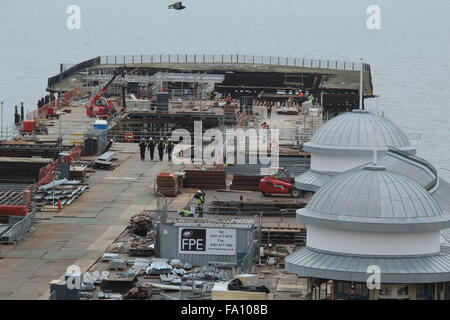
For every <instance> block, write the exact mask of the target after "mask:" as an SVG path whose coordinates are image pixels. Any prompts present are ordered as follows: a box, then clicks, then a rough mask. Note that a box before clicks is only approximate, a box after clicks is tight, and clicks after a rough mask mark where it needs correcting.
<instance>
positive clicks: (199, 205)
mask: <svg viewBox="0 0 450 320" xmlns="http://www.w3.org/2000/svg"><path fill="white" fill-rule="evenodd" d="M205 196H206V194H205V193H204V192H203V191H202V190H200V189H199V190H197V192H196V193H195V195H194V198H195V206H196V209H195V211H198V216H199V217H203V204H204V203H205Z"/></svg>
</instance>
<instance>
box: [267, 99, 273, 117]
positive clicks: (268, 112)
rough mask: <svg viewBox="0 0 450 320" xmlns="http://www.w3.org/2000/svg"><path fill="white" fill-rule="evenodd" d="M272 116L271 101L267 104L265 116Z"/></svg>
mask: <svg viewBox="0 0 450 320" xmlns="http://www.w3.org/2000/svg"><path fill="white" fill-rule="evenodd" d="M271 116H272V102H270V103H269V105H268V106H267V118H270V117H271Z"/></svg>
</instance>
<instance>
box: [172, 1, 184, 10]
mask: <svg viewBox="0 0 450 320" xmlns="http://www.w3.org/2000/svg"><path fill="white" fill-rule="evenodd" d="M184 8H186V7H185V6H183V3H182V2H181V1H180V2H175V3H174V4H171V5H170V6H169V9H175V10H183V9H184Z"/></svg>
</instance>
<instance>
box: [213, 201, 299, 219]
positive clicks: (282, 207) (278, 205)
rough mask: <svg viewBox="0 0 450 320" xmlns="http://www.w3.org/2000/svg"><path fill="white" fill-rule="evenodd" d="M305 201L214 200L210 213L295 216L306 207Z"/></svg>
mask: <svg viewBox="0 0 450 320" xmlns="http://www.w3.org/2000/svg"><path fill="white" fill-rule="evenodd" d="M305 205H306V203H305V202H300V201H296V202H292V203H289V202H285V201H283V202H275V201H266V202H262V201H249V200H245V201H217V200H215V201H212V202H211V203H209V204H208V208H207V211H206V212H207V213H208V214H219V215H239V216H255V215H263V216H279V217H282V216H284V217H294V216H295V212H296V210H297V209H299V208H303V207H305Z"/></svg>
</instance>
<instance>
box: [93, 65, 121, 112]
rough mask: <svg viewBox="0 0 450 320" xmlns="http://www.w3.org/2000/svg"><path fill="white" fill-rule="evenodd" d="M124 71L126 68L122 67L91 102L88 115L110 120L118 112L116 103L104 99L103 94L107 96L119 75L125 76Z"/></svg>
mask: <svg viewBox="0 0 450 320" xmlns="http://www.w3.org/2000/svg"><path fill="white" fill-rule="evenodd" d="M124 71H125V67H122V68H121V69H119V70H118V71H117V72H115V73H114V75H113V77H112V78H111V79H110V80H109V81H108V83H107V84H106V85H105V86H104V87H103V88H102V89H101V90H100V91H99V92H98V93H97V94H96V95H95V96H94V97H93V98H92V99H91V101H89V105H88V107H87V110H86V114H87V115H88V116H89V117H95V116H98V117H100V118H108V117H110V116H111V115H113V114H114V113H115V112H116V110H115V105H114V102H113V101H112V100H108V99H106V98H105V97H103V94H105V92H106V90H108V87H109V86H110V85H111V83H113V82H114V80H115V79H116V77H117V76H118V75H119V74H122V76H123V75H124Z"/></svg>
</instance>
